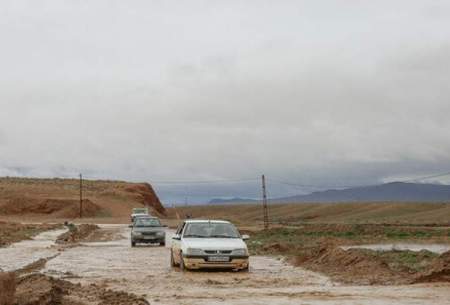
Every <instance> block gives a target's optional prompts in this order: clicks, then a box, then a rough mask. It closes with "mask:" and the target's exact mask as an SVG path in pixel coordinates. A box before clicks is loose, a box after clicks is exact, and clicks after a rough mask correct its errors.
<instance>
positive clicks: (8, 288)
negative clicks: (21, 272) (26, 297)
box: [0, 272, 16, 305]
mask: <svg viewBox="0 0 450 305" xmlns="http://www.w3.org/2000/svg"><path fill="white" fill-rule="evenodd" d="M15 291H16V277H15V275H14V273H9V272H8V273H6V272H0V305H12V304H13V303H14V294H15Z"/></svg>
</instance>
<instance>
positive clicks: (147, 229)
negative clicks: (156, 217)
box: [133, 227, 164, 232]
mask: <svg viewBox="0 0 450 305" xmlns="http://www.w3.org/2000/svg"><path fill="white" fill-rule="evenodd" d="M161 231H164V228H163V227H134V228H133V232H161Z"/></svg>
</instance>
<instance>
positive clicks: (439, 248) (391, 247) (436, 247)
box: [341, 243, 450, 254]
mask: <svg viewBox="0 0 450 305" xmlns="http://www.w3.org/2000/svg"><path fill="white" fill-rule="evenodd" d="M341 249H343V250H345V251H347V250H348V249H368V250H374V251H407V250H409V251H415V252H419V251H422V250H427V251H430V252H434V253H437V254H442V253H444V252H447V251H450V245H444V244H409V243H395V244H372V245H358V246H342V247H341Z"/></svg>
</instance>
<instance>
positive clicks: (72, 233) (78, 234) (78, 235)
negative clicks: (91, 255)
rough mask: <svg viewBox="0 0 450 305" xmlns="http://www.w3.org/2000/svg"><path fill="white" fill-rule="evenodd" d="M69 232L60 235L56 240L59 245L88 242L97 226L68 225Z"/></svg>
mask: <svg viewBox="0 0 450 305" xmlns="http://www.w3.org/2000/svg"><path fill="white" fill-rule="evenodd" d="M68 227H69V231H67V232H66V233H64V234H61V235H60V236H59V237H58V239H57V240H56V242H57V243H59V244H68V243H76V242H80V241H88V240H89V238H90V236H92V235H93V233H94V232H95V231H97V230H98V229H99V227H98V226H97V225H93V224H81V225H68Z"/></svg>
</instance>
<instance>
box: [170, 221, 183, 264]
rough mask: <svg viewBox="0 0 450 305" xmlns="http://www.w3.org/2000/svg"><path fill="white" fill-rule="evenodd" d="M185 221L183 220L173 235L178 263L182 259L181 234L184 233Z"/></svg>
mask: <svg viewBox="0 0 450 305" xmlns="http://www.w3.org/2000/svg"><path fill="white" fill-rule="evenodd" d="M184 225H185V223H184V222H183V223H182V224H181V225H180V226H179V227H178V229H177V231H176V232H175V235H174V236H173V237H172V253H173V258H174V260H175V262H176V263H177V264H179V263H180V261H181V234H182V233H183V229H184Z"/></svg>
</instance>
